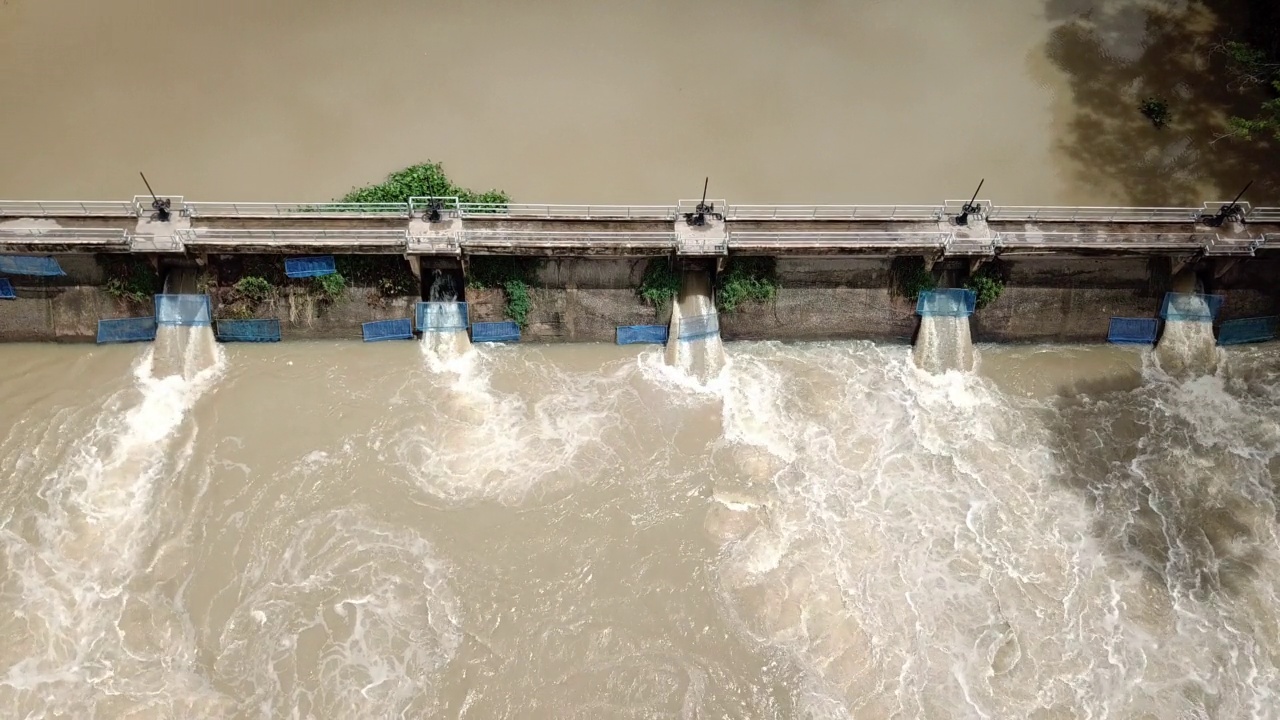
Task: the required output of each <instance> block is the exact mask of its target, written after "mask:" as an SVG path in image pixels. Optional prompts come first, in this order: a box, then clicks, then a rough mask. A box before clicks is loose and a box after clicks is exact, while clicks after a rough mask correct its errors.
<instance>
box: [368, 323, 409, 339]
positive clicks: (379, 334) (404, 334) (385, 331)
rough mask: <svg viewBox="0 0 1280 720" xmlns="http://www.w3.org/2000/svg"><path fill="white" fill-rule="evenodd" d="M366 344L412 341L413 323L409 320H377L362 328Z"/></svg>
mask: <svg viewBox="0 0 1280 720" xmlns="http://www.w3.org/2000/svg"><path fill="white" fill-rule="evenodd" d="M360 328H361V330H362V331H363V332H364V341H365V342H380V341H382V340H410V339H412V338H413V322H412V321H411V320H409V318H401V319H398V320H377V321H374V322H367V323H365V324H363V325H361V326H360Z"/></svg>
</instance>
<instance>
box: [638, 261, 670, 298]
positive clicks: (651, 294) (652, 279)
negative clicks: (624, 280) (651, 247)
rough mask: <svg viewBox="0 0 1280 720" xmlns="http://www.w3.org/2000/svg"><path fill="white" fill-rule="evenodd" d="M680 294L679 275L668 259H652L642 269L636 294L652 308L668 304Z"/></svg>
mask: <svg viewBox="0 0 1280 720" xmlns="http://www.w3.org/2000/svg"><path fill="white" fill-rule="evenodd" d="M679 292H680V273H678V272H676V270H675V267H674V263H672V262H671V259H670V258H653V259H652V260H650V261H649V264H648V265H646V266H645V268H644V276H643V277H642V278H641V279H640V287H639V288H637V289H636V294H637V295H639V296H640V297H642V298H644V301H645V302H647V303H649V304H650V305H654V306H661V305H663V304H664V303H667V302H670V301H671V299H672V298H674V297H675V296H676V295H677V294H678V293H679Z"/></svg>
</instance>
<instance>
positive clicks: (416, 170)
mask: <svg viewBox="0 0 1280 720" xmlns="http://www.w3.org/2000/svg"><path fill="white" fill-rule="evenodd" d="M411 197H456V198H458V200H459V201H461V202H472V203H495V204H503V203H508V202H510V201H511V198H510V197H508V196H507V194H506V193H505V192H502V191H501V190H490V191H488V192H475V191H473V190H468V189H467V188H464V187H459V186H458V185H455V184H453V182H452V181H451V180H449V177H448V176H447V175H445V174H444V167H443V166H442V165H441V164H440V163H433V162H425V163H420V164H418V165H411V166H409V167H407V168H405V169H403V170H397V171H396V172H393V173H391V174H390V175H388V176H387V179H386V180H383V181H382V182H380V183H377V184H375V185H368V186H365V187H362V188H354V189H352V190H351V192H349V193H347V194H346V195H344V196H343V197H342V200H341V201H342V202H350V203H405V202H409V198H411Z"/></svg>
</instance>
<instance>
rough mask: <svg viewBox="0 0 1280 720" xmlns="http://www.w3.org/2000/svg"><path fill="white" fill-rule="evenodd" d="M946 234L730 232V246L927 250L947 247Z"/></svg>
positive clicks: (947, 237) (947, 236) (947, 238)
mask: <svg viewBox="0 0 1280 720" xmlns="http://www.w3.org/2000/svg"><path fill="white" fill-rule="evenodd" d="M951 238H952V233H947V232H905V233H903V232H857V231H849V232H730V233H729V247H742V248H747V247H773V246H786V245H823V246H829V247H880V246H886V247H887V246H893V247H924V248H941V247H944V246H946V245H947V243H948V242H950V240H951Z"/></svg>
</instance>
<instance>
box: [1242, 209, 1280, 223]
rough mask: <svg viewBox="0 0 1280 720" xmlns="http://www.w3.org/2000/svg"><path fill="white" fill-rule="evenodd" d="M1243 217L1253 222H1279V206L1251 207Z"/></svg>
mask: <svg viewBox="0 0 1280 720" xmlns="http://www.w3.org/2000/svg"><path fill="white" fill-rule="evenodd" d="M1244 219H1245V220H1247V221H1249V222H1254V223H1260V222H1280V208H1276V207H1262V208H1252V209H1250V210H1249V212H1248V214H1246V215H1245V216H1244Z"/></svg>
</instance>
